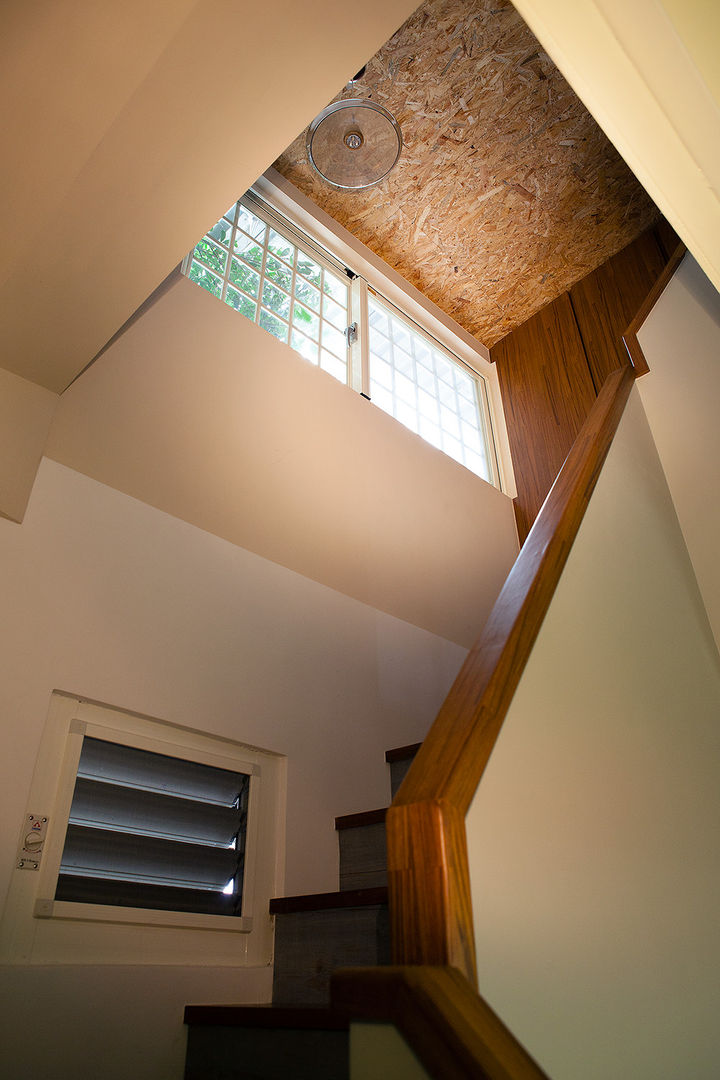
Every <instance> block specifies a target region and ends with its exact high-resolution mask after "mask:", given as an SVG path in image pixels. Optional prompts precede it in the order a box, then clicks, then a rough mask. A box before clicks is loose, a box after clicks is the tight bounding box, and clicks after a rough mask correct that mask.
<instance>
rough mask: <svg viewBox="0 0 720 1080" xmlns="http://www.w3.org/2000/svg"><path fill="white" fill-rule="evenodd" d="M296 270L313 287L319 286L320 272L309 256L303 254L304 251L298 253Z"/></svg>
mask: <svg viewBox="0 0 720 1080" xmlns="http://www.w3.org/2000/svg"><path fill="white" fill-rule="evenodd" d="M297 268H298V273H299V274H302V276H303V277H304V278H307V280H308V281H311V282H312V283H313V285H317V286H318V287H319V286H320V280H321V278H322V270H321V268H320V267H319V266H318V264H317V263H316V262H315V261H314V260H313V259H311V258H310V256H309V255H306V254H305V252H304V251H298V258H297Z"/></svg>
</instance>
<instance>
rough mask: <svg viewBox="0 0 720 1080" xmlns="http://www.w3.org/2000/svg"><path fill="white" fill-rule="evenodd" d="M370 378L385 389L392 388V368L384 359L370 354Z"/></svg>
mask: <svg viewBox="0 0 720 1080" xmlns="http://www.w3.org/2000/svg"><path fill="white" fill-rule="evenodd" d="M370 378H371V379H372V381H373V382H376V383H378V385H379V386H384V387H385V388H386V390H392V386H393V380H392V368H391V367H390V365H389V364H386V363H385V361H384V360H381V359H380V358H379V357H375V356H372V355H371V356H370Z"/></svg>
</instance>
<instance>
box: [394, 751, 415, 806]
mask: <svg viewBox="0 0 720 1080" xmlns="http://www.w3.org/2000/svg"><path fill="white" fill-rule="evenodd" d="M412 763H413V758H411V757H407V758H402V759H401V760H400V761H391V762H390V791H391V793H392V794H391V798H393V799H394V798H395V796H396V795H397V792H398V788H399V787H400V785H401V784H402V782H403V780H404V779H405V777H406V776H407V774H408V769H409V768H410V766H411V765H412Z"/></svg>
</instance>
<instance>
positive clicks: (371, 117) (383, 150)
mask: <svg viewBox="0 0 720 1080" xmlns="http://www.w3.org/2000/svg"><path fill="white" fill-rule="evenodd" d="M305 145H306V147H307V156H308V161H309V162H310V164H311V165H312V167H313V168H314V169H315V171H316V172H318V173H319V174H320V176H321V177H322V178H323V180H326V181H327V183H328V184H332V186H333V187H336V188H342V189H344V190H346V191H352V190H357V189H358V188H367V187H372V186H373V184H379V183H380V181H381V180H384V179H385V177H386V176H387V175H388V173H389V172H390V170H391V169H392V168H393V167H394V165H395V164H396V162H397V160H398V158H399V157H400V151H401V150H402V132H401V131H400V125H399V124H398V122H397V120H396V119H395V117H394V116H393V115H392V114H391V113H389V112H388V111H387V109H384V108H383V107H382V105H378V104H376V103H375V102H374V101H370V100H368V99H366V98H344V99H343V100H341V101H334V102H333V103H332V105H328V106H327V108H325V109H323V111H322V112H321V113H320V115H319V116H316V117H315V119H314V120H313V122H312V124H311V125H310V127H309V128H308V130H307V137H306V139H305Z"/></svg>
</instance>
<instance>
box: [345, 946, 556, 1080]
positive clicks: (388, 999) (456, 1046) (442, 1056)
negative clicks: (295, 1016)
mask: <svg viewBox="0 0 720 1080" xmlns="http://www.w3.org/2000/svg"><path fill="white" fill-rule="evenodd" d="M330 994H331V999H332V1003H333V1008H335V1009H337V1010H339V1011H341V1012H343V1013H345V1014H347V1015H348V1016H349V1017H351V1018H352V1019H358V1020H378V1021H382V1022H388V1021H390V1022H391V1023H393V1024H394V1025H395V1027H397V1029H398V1030H399V1031H400V1032H401V1034H402V1035H403V1036H404V1038H405V1041H406V1042H407V1043H408V1045H409V1046H410V1047H411V1048H412V1049H413V1050H414V1051H415V1053H416V1054H417V1056H418V1058H419V1059H420V1061H421V1062H422V1064H423V1066H424V1067H425V1069H426V1070H427V1071H428V1072H429V1073H430V1075H431V1076H432V1077H434V1078H435V1080H547V1076H546V1074H545V1073H544V1072H543V1071H542V1069H541V1068H540V1066H539V1065H537V1063H536V1062H535V1061H533V1059H532V1058H531V1057H530V1056H529V1054H527V1052H526V1051H525V1050H524V1049H523V1047H522V1046H521V1045H520V1043H519V1042H518V1041H517V1039H516V1038H515V1037H514V1036H513V1035H512V1034H511V1033H510V1031H508V1029H507V1028H506V1027H505V1025H504V1024H503V1022H502V1020H500V1018H499V1017H498V1016H497V1015H496V1014H495V1013H494V1012H493V1010H492V1009H491V1008H490V1006H489V1005H488V1004H487V1003H486V1002H485V1001H483V999H482V998H481V997H480V996H479V995H478V994H477V993H476V992H475V990H474V989H473V987H472V986H471V985H470V984H469V983H468V981H467V980H466V979H464V978H463V976H462V975H461V974H460V972H458V971H456V970H455V969H453V968H451V967H428V966H414V967H385V968H347V969H344V970H341V971H336V972H335V973H334V974H333V976H332V978H331V983H330Z"/></svg>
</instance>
